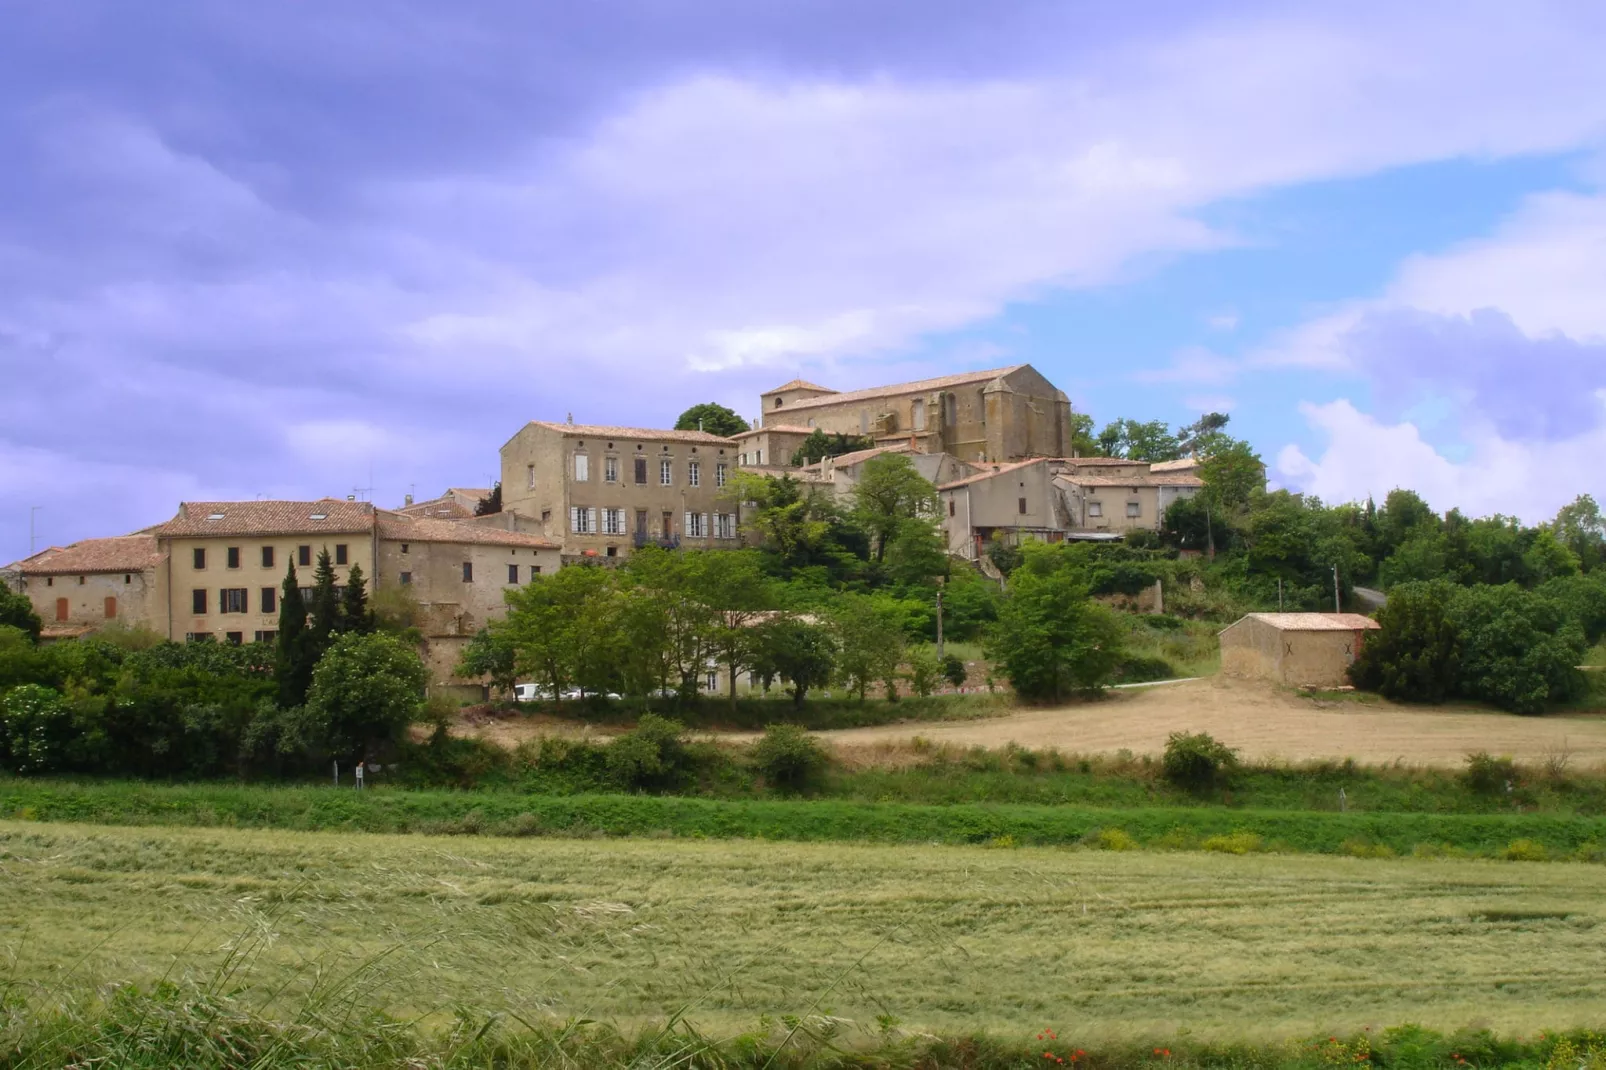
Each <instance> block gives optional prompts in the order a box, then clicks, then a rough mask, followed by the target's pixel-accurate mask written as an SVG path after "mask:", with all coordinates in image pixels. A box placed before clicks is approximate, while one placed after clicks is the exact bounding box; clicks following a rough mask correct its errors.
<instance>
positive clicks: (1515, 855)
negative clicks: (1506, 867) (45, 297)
mask: <svg viewBox="0 0 1606 1070" xmlns="http://www.w3.org/2000/svg"><path fill="white" fill-rule="evenodd" d="M1500 857H1501V858H1504V859H1505V860H1506V861H1507V862H1543V861H1544V860H1545V859H1546V858H1549V857H1550V854H1549V852H1547V851H1546V850H1545V845H1544V844H1542V843H1536V842H1534V841H1533V840H1528V839H1522V840H1512V841H1511V842H1510V843H1508V844H1506V849H1505V850H1504V851H1501V852H1500Z"/></svg>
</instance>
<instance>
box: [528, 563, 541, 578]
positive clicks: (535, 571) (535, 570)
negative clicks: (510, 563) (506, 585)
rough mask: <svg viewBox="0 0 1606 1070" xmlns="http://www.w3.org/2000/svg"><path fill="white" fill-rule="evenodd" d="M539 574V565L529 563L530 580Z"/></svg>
mask: <svg viewBox="0 0 1606 1070" xmlns="http://www.w3.org/2000/svg"><path fill="white" fill-rule="evenodd" d="M540 574H541V566H540V565H531V566H530V578H531V579H532V580H533V579H535V577H537V576H539V575H540Z"/></svg>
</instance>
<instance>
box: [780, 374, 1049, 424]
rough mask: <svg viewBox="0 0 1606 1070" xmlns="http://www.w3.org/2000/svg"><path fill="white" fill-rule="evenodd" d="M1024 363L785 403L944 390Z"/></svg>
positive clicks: (806, 404)
mask: <svg viewBox="0 0 1606 1070" xmlns="http://www.w3.org/2000/svg"><path fill="white" fill-rule="evenodd" d="M1024 367H1026V365H1024V364H1012V365H1010V366H1009V367H1007V368H993V369H991V370H989V371H981V372H961V373H959V374H958V375H939V376H937V377H936V378H935V379H917V380H915V381H914V382H912V383H894V384H893V385H892V386H873V387H869V388H867V389H864V390H849V391H848V392H847V393H845V394H835V393H833V394H830V395H828V396H826V397H823V398H804V399H803V400H801V401H794V402H792V404H790V405H788V406H787V407H786V408H787V411H789V412H790V411H793V410H796V409H812V408H819V407H821V406H824V405H836V404H839V403H842V404H846V403H849V402H854V401H869V400H871V399H873V398H885V397H896V396H897V395H899V394H917V393H926V392H928V391H932V390H946V389H947V388H948V387H951V386H964V385H966V384H967V383H990V382H992V381H993V380H994V379H996V378H998V377H999V376H1000V375H1008V374H1009V373H1010V372H1014V371H1019V370H1020V369H1022V368H1024Z"/></svg>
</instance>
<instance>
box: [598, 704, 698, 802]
mask: <svg viewBox="0 0 1606 1070" xmlns="http://www.w3.org/2000/svg"><path fill="white" fill-rule="evenodd" d="M685 731H686V726H685V725H684V724H682V723H681V722H680V721H677V720H676V719H675V718H673V717H660V716H659V715H658V714H656V713H644V714H642V715H641V720H639V721H637V722H636V727H635V729H634V730H632V731H629V732H626V733H625V734H624V735H622V736H620V737H619V738H617V739H615V740H614V741H613V742H612V743H610V744H608V747H607V755H608V757H607V762H608V772H609V773H610V774H612V775H613V777H614V779H615V780H617V781H619V783H620V784H621V785H623V786H624V787H627V788H654V787H663V786H666V785H668V784H671V783H673V782H674V781H675V780H676V779H678V777H679V776H680V774H681V772H682V771H683V766H684V764H685V754H686V748H685V745H684V744H683V742H682V740H681V736H682V735H683V734H684V733H685Z"/></svg>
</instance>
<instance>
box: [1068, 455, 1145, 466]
mask: <svg viewBox="0 0 1606 1070" xmlns="http://www.w3.org/2000/svg"><path fill="white" fill-rule="evenodd" d="M1059 460H1060V461H1061V463H1063V464H1066V465H1072V466H1075V467H1077V468H1111V467H1114V466H1116V465H1122V464H1149V462H1148V461H1134V460H1132V459H1131V458H1130V457H1061V458H1059ZM1149 466H1150V467H1151V468H1153V465H1149Z"/></svg>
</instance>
